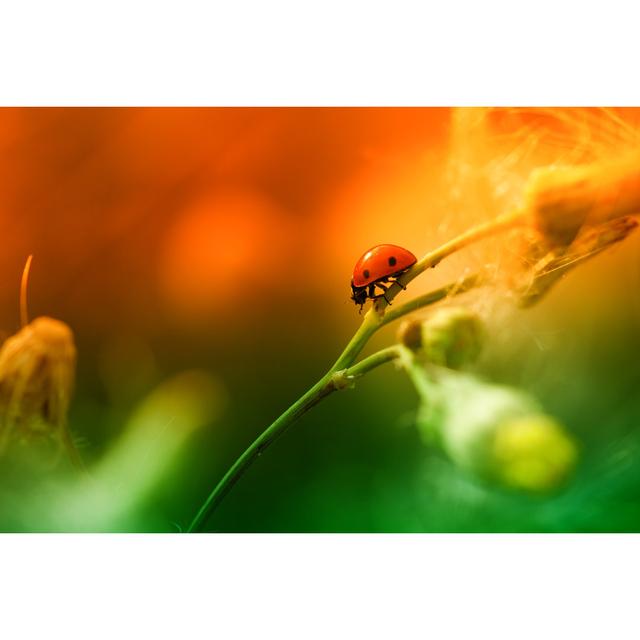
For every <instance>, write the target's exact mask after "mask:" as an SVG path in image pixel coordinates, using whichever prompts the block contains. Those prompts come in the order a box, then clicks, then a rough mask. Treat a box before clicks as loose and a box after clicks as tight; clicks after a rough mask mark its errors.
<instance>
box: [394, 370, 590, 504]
mask: <svg viewBox="0 0 640 640" xmlns="http://www.w3.org/2000/svg"><path fill="white" fill-rule="evenodd" d="M405 366H406V363H405ZM409 366H410V367H411V369H410V371H409V375H410V376H411V378H412V379H413V381H414V383H415V384H416V389H417V391H418V393H419V394H420V395H421V399H422V404H421V407H420V409H419V412H418V428H419V429H420V431H421V433H422V435H423V438H424V440H425V441H426V442H427V443H431V444H433V443H436V444H437V445H438V446H439V447H440V448H441V449H442V450H443V451H444V452H445V453H446V454H447V456H448V457H449V458H450V459H451V460H452V461H453V462H454V463H455V464H456V465H458V466H459V467H460V468H462V469H464V470H466V471H468V472H470V473H472V474H474V475H476V476H478V477H480V478H482V479H484V480H487V481H490V482H494V483H497V484H500V485H502V486H504V487H506V488H511V489H517V490H523V491H529V492H544V491H550V490H553V489H556V488H558V487H560V486H561V485H562V484H563V483H564V482H565V481H566V480H567V478H568V477H569V476H570V474H571V472H572V471H573V469H574V467H575V463H576V461H577V457H578V455H577V449H576V445H575V444H574V441H573V440H572V438H570V437H569V436H568V435H567V433H566V431H565V430H564V428H563V427H562V425H560V423H559V422H557V421H556V420H554V419H553V418H551V417H550V416H548V415H546V414H545V413H544V411H543V410H542V408H541V407H540V406H539V405H538V403H537V402H536V401H535V400H534V399H533V398H532V397H531V396H529V395H528V394H526V393H524V392H522V391H519V390H517V389H513V388H511V387H507V386H503V385H495V384H489V383H486V382H483V381H481V380H478V379H477V378H475V377H473V376H470V375H468V374H463V373H459V372H453V371H451V370H447V369H439V370H438V371H437V372H436V373H435V374H434V373H433V372H431V373H429V372H428V371H427V370H426V369H425V368H424V367H421V366H420V365H419V364H417V363H416V362H415V360H414V362H413V363H412V364H411V365H409Z"/></svg>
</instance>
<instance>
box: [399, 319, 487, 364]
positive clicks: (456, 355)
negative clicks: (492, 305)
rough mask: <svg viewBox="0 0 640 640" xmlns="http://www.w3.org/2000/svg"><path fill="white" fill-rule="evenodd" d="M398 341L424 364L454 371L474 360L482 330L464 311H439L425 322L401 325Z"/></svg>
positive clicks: (482, 334) (481, 326)
mask: <svg viewBox="0 0 640 640" xmlns="http://www.w3.org/2000/svg"><path fill="white" fill-rule="evenodd" d="M398 337H399V339H400V341H401V342H402V344H404V345H405V346H406V347H407V348H409V349H411V350H412V351H414V352H417V353H420V355H421V356H422V357H423V358H424V359H426V360H427V361H428V362H431V363H433V364H436V365H439V366H442V367H449V368H451V369H458V368H460V367H461V366H463V365H465V364H468V363H471V362H473V361H474V360H475V359H476V358H477V357H478V354H479V353H480V350H481V348H482V342H483V339H484V327H483V325H482V321H481V320H480V318H479V317H478V316H477V315H476V314H475V313H473V311H471V310H469V309H466V308H465V307H443V308H442V309H438V310H437V311H436V312H435V313H434V314H433V315H432V316H431V317H429V318H427V319H426V320H422V321H418V320H414V321H409V322H407V323H405V324H404V325H402V326H401V328H400V331H399V336H398Z"/></svg>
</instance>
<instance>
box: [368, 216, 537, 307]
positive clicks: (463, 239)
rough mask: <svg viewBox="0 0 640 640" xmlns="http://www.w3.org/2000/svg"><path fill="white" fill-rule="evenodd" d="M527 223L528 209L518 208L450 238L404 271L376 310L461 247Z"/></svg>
mask: <svg viewBox="0 0 640 640" xmlns="http://www.w3.org/2000/svg"><path fill="white" fill-rule="evenodd" d="M525 224H528V211H527V210H526V209H517V210H516V211H511V212H509V213H506V214H504V215H501V216H498V217H497V218H494V219H493V220H489V221H488V222H484V223H482V224H479V225H476V226H475V227H471V229H468V230H467V231H465V232H464V233H461V234H460V235H459V236H456V237H455V238H453V239H452V240H449V242H445V243H444V244H443V245H440V246H439V247H438V248H437V249H435V250H434V251H431V252H429V253H427V254H426V255H424V256H423V257H422V258H421V259H420V260H418V262H416V264H414V265H413V267H411V269H409V270H408V271H407V272H406V273H403V274H402V275H401V276H400V277H399V278H398V279H397V281H396V282H394V283H393V284H392V285H391V286H390V287H389V289H388V290H387V292H386V294H385V296H386V298H387V299H385V298H378V299H377V300H376V301H375V304H374V308H375V310H376V311H377V312H378V313H379V314H381V313H382V312H383V311H384V309H385V307H387V306H388V303H387V300H389V301H390V300H393V299H394V298H395V297H396V296H397V295H398V294H399V293H400V291H402V290H403V287H406V285H408V284H409V283H410V282H411V281H412V280H413V279H414V278H416V277H417V276H419V275H420V274H421V273H423V272H424V271H426V270H427V269H430V268H432V267H435V266H437V265H438V263H439V262H441V261H442V260H443V259H444V258H446V257H447V256H450V255H451V254H453V253H455V252H456V251H460V249H464V248H465V247H468V246H469V245H471V244H473V243H474V242H477V241H478V240H482V239H483V238H487V237H489V236H493V235H496V234H497V233H500V232H502V231H507V230H509V229H513V228H514V227H518V226H521V225H525Z"/></svg>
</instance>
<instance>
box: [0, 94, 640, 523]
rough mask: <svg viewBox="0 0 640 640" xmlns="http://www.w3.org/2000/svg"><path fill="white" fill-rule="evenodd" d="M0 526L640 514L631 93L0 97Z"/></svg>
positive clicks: (638, 206) (639, 135) (636, 160)
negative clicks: (225, 102) (176, 101)
mask: <svg viewBox="0 0 640 640" xmlns="http://www.w3.org/2000/svg"><path fill="white" fill-rule="evenodd" d="M0 166H1V169H2V175H3V180H2V182H1V183H0V224H1V225H2V232H3V234H2V235H3V238H5V242H4V243H3V251H2V252H1V253H0V283H1V285H2V286H0V301H1V303H2V304H1V305H0V330H1V332H2V335H1V336H0V337H1V340H2V342H1V346H0V531H2V532H16V533H35V532H40V533H49V532H59V533H76V532H85V533H170V534H183V533H586V532H609V533H618V532H637V531H639V530H640V508H639V506H638V505H639V504H640V394H639V393H638V386H639V385H640V362H639V361H638V353H640V332H639V328H640V232H638V231H637V227H638V223H639V222H640V108H632V107H626V108H617V107H473V106H469V107H451V108H448V107H271V108H267V107H207V108H204V107H203V108H198V107H95V108H91V107H39V108H20V107H15V108H8V107H6V108H1V109H0Z"/></svg>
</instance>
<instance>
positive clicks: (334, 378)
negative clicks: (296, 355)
mask: <svg viewBox="0 0 640 640" xmlns="http://www.w3.org/2000/svg"><path fill="white" fill-rule="evenodd" d="M525 220H526V216H525V215H524V213H523V211H516V212H513V213H510V214H508V215H504V216H500V217H498V218H496V219H495V220H492V221H490V222H487V223H484V224H481V225H478V226H476V227H473V228H471V229H469V230H468V231H466V232H465V233H463V234H461V235H459V236H457V237H456V238H454V239H453V240H451V241H449V242H447V243H445V244H443V245H442V246H440V247H439V248H438V249H436V250H434V251H432V252H430V253H428V254H426V255H425V256H423V258H422V259H421V260H419V261H418V262H417V263H416V264H415V265H414V266H413V267H412V268H411V269H409V271H407V272H406V273H405V274H403V275H402V276H401V277H400V278H399V281H398V282H399V284H396V283H394V284H393V285H392V286H391V287H390V288H389V289H388V292H387V297H388V298H389V299H390V300H392V299H393V298H394V297H395V296H396V295H397V294H398V293H399V292H400V291H402V288H403V287H404V286H406V285H407V284H408V283H409V282H411V280H413V279H414V278H416V277H417V276H418V275H419V274H420V273H422V272H423V271H425V270H426V269H428V268H430V267H435V266H436V265H437V264H438V263H439V262H440V261H441V260H442V259H444V258H445V257H447V256H449V255H451V254H452V253H455V252H456V251H458V250H460V249H462V248H464V247H467V246H468V245H470V244H472V243H473V242H476V241H478V240H481V239H483V238H486V237H488V236H490V235H493V234H495V233H499V232H501V231H503V230H506V229H510V228H513V227H514V226H517V225H519V224H523V223H524V222H525ZM482 284H484V278H483V277H482V275H480V274H476V275H473V276H469V277H467V278H464V279H463V280H461V281H460V282H456V283H453V284H450V285H448V286H445V287H442V288H440V289H437V290H435V291H431V292H429V293H427V294H424V295H422V296H418V297H417V298H415V299H414V300H411V301H409V302H407V303H405V304H403V305H400V306H398V307H394V308H393V309H392V310H390V311H388V312H387V313H384V310H385V307H386V306H387V302H386V301H385V300H384V299H383V298H380V299H378V300H376V301H375V303H374V305H372V307H371V308H370V309H369V311H367V313H366V314H365V316H364V318H363V321H362V324H361V325H360V327H359V328H358V330H357V331H356V333H355V334H354V335H353V337H352V338H351V340H350V341H349V343H348V344H347V346H346V347H345V349H344V351H343V352H342V353H341V354H340V356H339V357H338V359H337V360H336V362H335V363H334V364H333V366H332V367H331V368H330V369H329V371H327V373H326V374H325V375H324V376H323V377H322V378H321V379H320V380H319V381H318V382H316V384H314V385H313V387H311V388H310V389H309V390H308V391H307V392H306V393H304V394H303V395H302V396H301V397H300V398H298V400H296V402H294V403H293V404H292V405H291V406H290V407H289V408H288V409H287V410H286V411H285V412H284V413H283V414H281V415H280V416H279V417H278V418H277V419H276V420H275V421H274V422H273V423H271V425H269V427H267V429H266V430H265V431H263V432H262V434H261V435H260V436H258V438H257V439H256V440H254V441H253V443H252V444H251V445H250V446H249V447H248V448H247V449H246V450H245V451H244V453H243V454H242V455H241V456H240V457H239V458H238V459H237V460H236V462H235V463H234V464H233V465H232V467H231V468H230V469H229V470H228V471H227V473H226V474H225V475H224V476H223V478H222V479H221V480H220V482H219V483H218V484H217V485H216V487H215V488H214V489H213V491H212V492H211V493H210V494H209V497H208V498H207V499H206V501H205V503H204V504H203V505H202V507H201V508H200V510H199V511H198V513H197V514H196V517H195V518H194V519H193V521H192V522H191V525H190V526H189V528H188V529H187V532H194V531H199V530H200V529H201V528H202V526H203V525H204V524H205V523H206V521H207V519H208V518H209V517H210V516H211V514H212V513H213V511H214V510H215V508H216V507H217V506H218V505H219V504H220V502H221V501H222V499H223V498H224V497H225V496H226V495H227V493H228V492H229V491H230V490H231V488H232V487H233V486H234V485H235V484H236V482H238V480H239V479H240V478H241V476H242V475H243V474H244V472H245V471H246V470H247V468H248V467H249V466H250V465H251V464H252V462H253V461H254V460H255V459H256V458H257V457H258V456H259V455H260V454H261V453H262V452H263V451H264V450H265V449H266V448H267V447H268V446H269V445H270V444H271V443H273V442H275V440H276V439H277V438H279V437H280V436H281V435H282V434H283V433H284V432H285V431H286V430H287V429H288V428H289V427H290V426H291V425H292V424H293V422H295V420H297V419H298V418H299V417H300V416H302V415H303V414H304V413H306V412H307V411H308V410H309V409H311V407H313V406H314V405H316V404H317V403H318V402H320V401H321V400H322V399H323V398H325V397H326V396H328V395H330V394H331V393H333V392H334V391H336V390H338V389H343V388H345V387H346V386H350V383H351V382H352V381H353V380H354V379H355V378H357V377H360V376H361V375H364V373H366V372H367V371H370V370H371V369H373V368H375V367H377V366H379V365H380V364H384V363H385V362H389V361H390V360H393V359H394V358H395V357H397V355H398V353H399V351H396V352H395V353H394V352H393V351H392V350H391V349H393V348H390V349H389V350H383V351H382V352H378V353H376V354H373V355H372V356H369V357H368V358H365V359H364V360H362V361H361V362H360V363H359V364H357V365H354V366H353V367H352V365H353V363H354V361H355V359H356V358H357V356H358V354H359V353H360V352H361V351H362V349H363V348H364V347H365V345H366V343H367V342H368V340H369V338H371V336H372V335H373V334H374V333H375V332H376V331H377V330H378V329H380V328H381V327H383V326H385V325H387V324H389V323H390V322H393V321H394V320H397V319H398V318H401V317H403V316H404V315H406V314H408V313H411V312H412V311H416V310H417V309H420V308H422V307H426V306H428V305H431V304H434V303H435V302H438V301H440V300H442V299H443V298H446V297H448V296H453V295H458V294H460V293H463V292H465V291H468V290H469V289H472V288H474V287H476V286H481V285H482ZM350 367H351V368H350Z"/></svg>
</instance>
